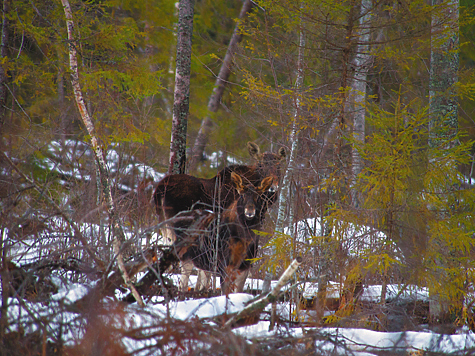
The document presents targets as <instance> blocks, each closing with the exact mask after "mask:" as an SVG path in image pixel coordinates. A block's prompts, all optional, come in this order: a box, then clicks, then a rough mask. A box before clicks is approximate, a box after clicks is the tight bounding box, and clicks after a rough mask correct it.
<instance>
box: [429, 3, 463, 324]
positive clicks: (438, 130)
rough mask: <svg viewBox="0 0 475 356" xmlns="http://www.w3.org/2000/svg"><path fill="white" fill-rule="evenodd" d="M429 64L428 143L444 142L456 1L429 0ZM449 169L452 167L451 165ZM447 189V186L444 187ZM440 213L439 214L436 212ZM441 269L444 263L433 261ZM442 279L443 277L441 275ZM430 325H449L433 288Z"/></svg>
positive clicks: (451, 104) (447, 309)
mask: <svg viewBox="0 0 475 356" xmlns="http://www.w3.org/2000/svg"><path fill="white" fill-rule="evenodd" d="M432 5H433V6H434V10H435V13H434V15H433V16H432V36H431V63H430V78H429V115H430V121H429V145H430V146H431V147H437V146H440V145H442V146H443V145H446V141H447V140H451V139H452V138H453V137H454V136H455V135H456V134H457V131H458V107H457V105H458V100H457V96H456V94H457V93H456V89H455V84H456V83H457V81H458V70H459V1H458V0H449V1H442V0H432ZM453 169H456V168H455V166H454V167H453ZM448 189H450V188H448ZM440 214H443V213H440ZM436 263H437V264H438V265H439V266H440V267H441V268H440V272H438V273H447V272H444V269H445V267H446V266H445V262H444V261H442V260H439V261H437V262H436ZM444 278H446V277H444ZM429 295H430V301H429V313H430V321H431V323H432V324H451V323H452V321H453V320H451V319H452V316H453V315H456V314H455V313H454V312H453V309H454V308H453V307H454V306H453V305H452V306H450V305H449V302H448V301H447V300H445V298H444V297H443V296H442V295H440V292H439V291H438V290H436V289H435V288H431V289H430V290H429Z"/></svg>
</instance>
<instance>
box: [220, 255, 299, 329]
mask: <svg viewBox="0 0 475 356" xmlns="http://www.w3.org/2000/svg"><path fill="white" fill-rule="evenodd" d="M302 261H303V259H302V257H300V256H299V257H297V258H296V259H295V260H293V261H292V263H291V264H290V266H289V267H287V269H286V270H285V272H284V273H283V274H282V276H281V277H280V279H279V280H278V282H277V284H276V286H275V287H274V288H273V289H272V290H271V291H270V292H269V293H268V294H267V295H266V296H265V297H264V298H261V299H258V300H256V301H254V302H253V303H251V304H249V305H248V306H246V307H245V308H244V309H243V310H241V311H240V312H239V313H237V314H236V315H234V316H233V317H232V318H231V319H229V320H228V321H227V322H226V324H224V326H225V327H226V328H236V327H239V326H242V325H244V324H245V325H250V324H255V323H257V322H258V321H259V320H258V318H259V315H260V314H261V312H262V311H263V310H264V308H265V307H266V306H267V305H268V304H270V303H273V302H275V301H276V300H277V298H278V297H279V294H280V290H281V289H282V287H283V286H284V285H285V284H287V282H288V281H289V280H290V278H292V275H293V274H294V273H295V271H297V268H298V267H299V266H300V264H301V263H302ZM256 316H257V318H256Z"/></svg>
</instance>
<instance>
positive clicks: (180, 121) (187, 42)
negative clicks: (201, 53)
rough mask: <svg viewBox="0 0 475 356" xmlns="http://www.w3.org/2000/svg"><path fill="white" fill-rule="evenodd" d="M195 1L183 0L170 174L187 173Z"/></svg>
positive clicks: (179, 27)
mask: <svg viewBox="0 0 475 356" xmlns="http://www.w3.org/2000/svg"><path fill="white" fill-rule="evenodd" d="M194 7H195V0H180V2H179V13H178V36H177V50H176V70H175V94H174V102H173V122H172V136H171V140H170V163H169V167H168V173H169V174H180V173H185V169H186V132H187V126H188V114H189V109H190V72H191V44H192V37H193V14H194Z"/></svg>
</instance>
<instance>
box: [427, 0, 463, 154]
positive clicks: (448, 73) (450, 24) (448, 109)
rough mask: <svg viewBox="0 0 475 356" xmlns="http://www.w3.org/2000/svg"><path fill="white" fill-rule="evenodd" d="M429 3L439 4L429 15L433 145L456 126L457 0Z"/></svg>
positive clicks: (455, 130) (453, 130)
mask: <svg viewBox="0 0 475 356" xmlns="http://www.w3.org/2000/svg"><path fill="white" fill-rule="evenodd" d="M432 5H433V6H440V7H441V8H440V10H436V11H438V12H437V13H436V14H434V15H433V16H432V37H431V58H430V79H429V110H430V116H431V119H430V127H429V130H430V133H429V135H430V145H431V146H436V145H438V142H439V141H445V140H447V139H451V138H453V137H454V136H455V135H456V134H457V130H458V107H457V104H458V101H457V97H456V91H455V87H454V84H455V83H457V81H458V70H459V20H458V18H459V1H458V0H450V1H443V0H432Z"/></svg>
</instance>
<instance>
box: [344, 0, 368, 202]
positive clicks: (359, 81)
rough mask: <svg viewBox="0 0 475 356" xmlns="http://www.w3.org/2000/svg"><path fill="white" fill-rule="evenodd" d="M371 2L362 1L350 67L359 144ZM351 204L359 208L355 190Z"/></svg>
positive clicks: (356, 167)
mask: <svg viewBox="0 0 475 356" xmlns="http://www.w3.org/2000/svg"><path fill="white" fill-rule="evenodd" d="M371 3H372V1H371V0H362V2H361V11H360V16H361V17H360V28H359V34H358V45H357V46H356V54H355V58H354V59H353V61H352V65H353V66H354V68H355V74H354V78H353V81H352V83H351V88H350V95H349V98H348V99H349V101H350V104H351V106H353V137H354V139H355V141H357V143H359V144H363V143H364V142H365V116H366V110H365V100H366V79H367V76H368V71H369V67H370V65H371V63H372V60H373V56H372V55H371V53H370V47H369V41H370V31H371V30H370V22H371V6H372V4H371ZM351 169H352V182H353V184H354V183H355V182H356V177H357V176H358V174H360V173H361V170H362V169H363V161H362V159H361V155H360V153H359V152H358V150H357V149H356V148H355V147H353V150H352V166H351ZM351 195H352V203H353V206H354V207H355V208H358V206H359V197H358V192H357V191H356V189H353V190H352V192H351Z"/></svg>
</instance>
